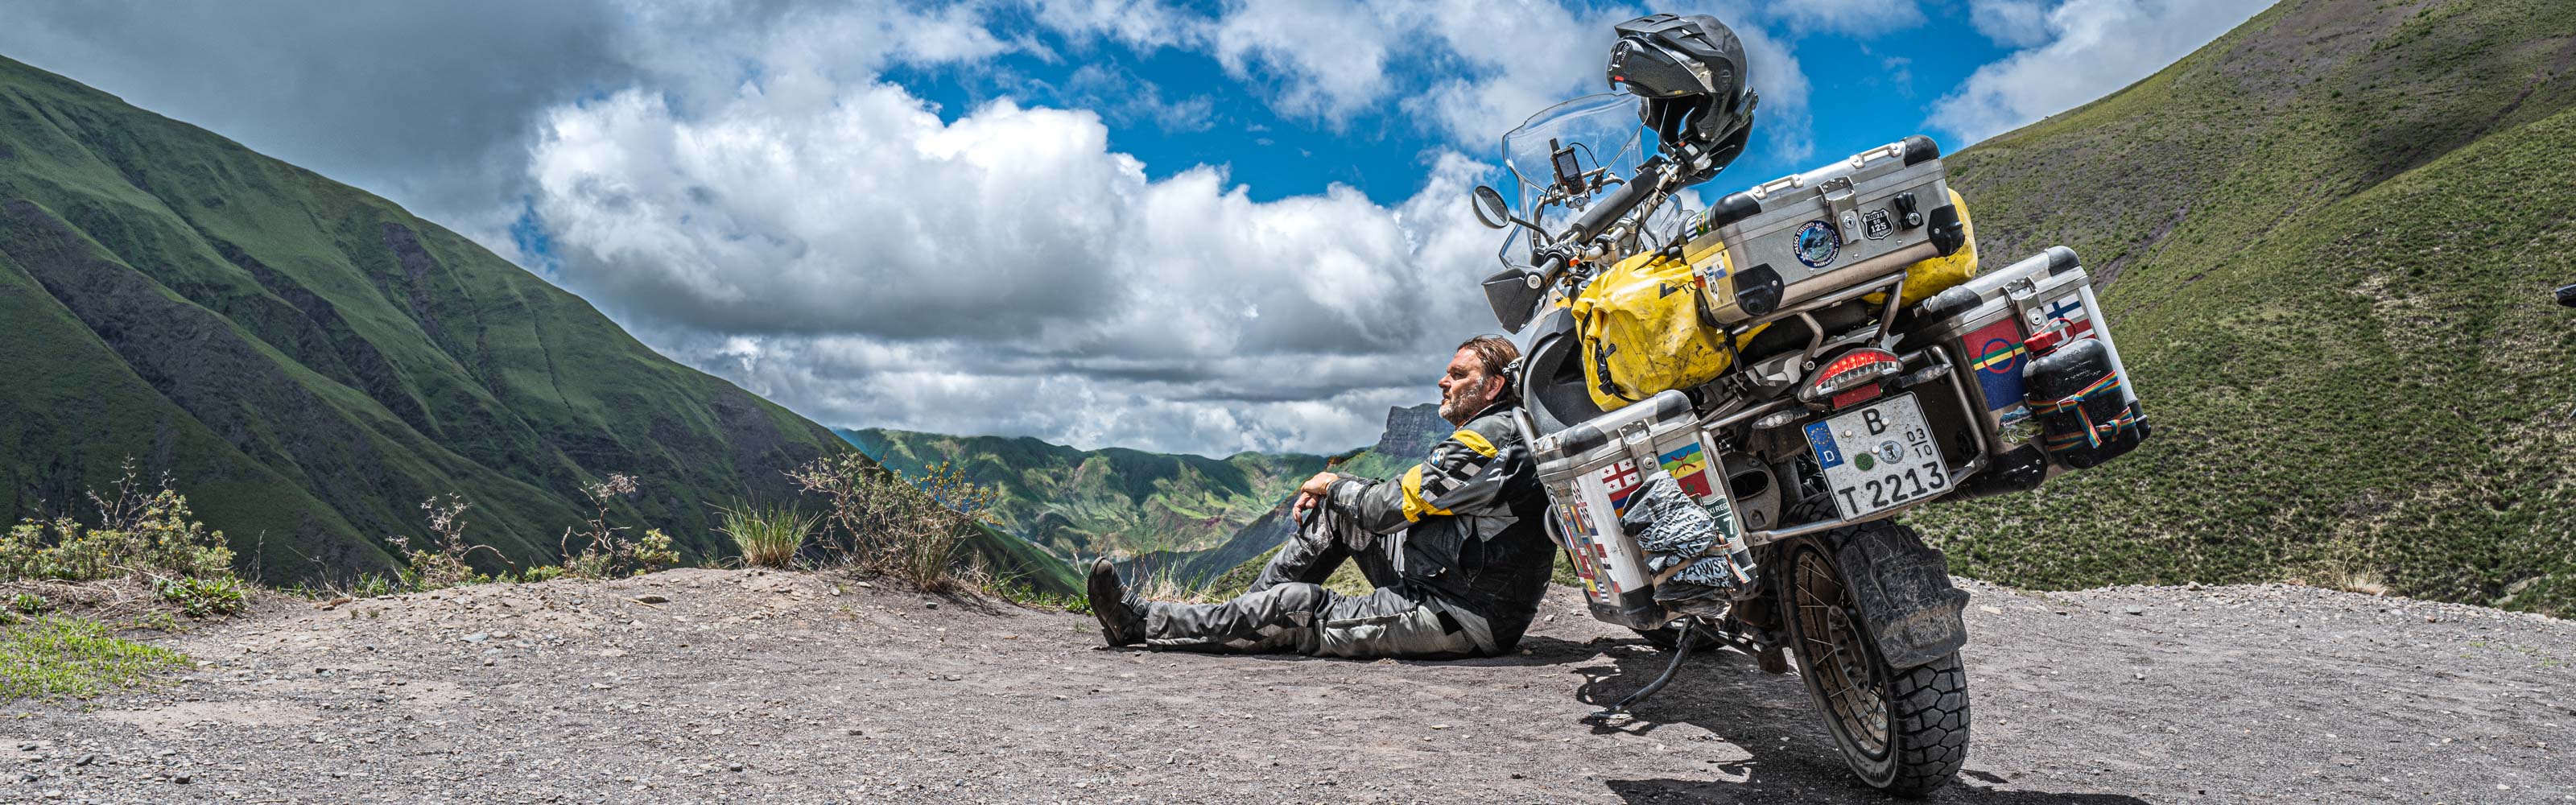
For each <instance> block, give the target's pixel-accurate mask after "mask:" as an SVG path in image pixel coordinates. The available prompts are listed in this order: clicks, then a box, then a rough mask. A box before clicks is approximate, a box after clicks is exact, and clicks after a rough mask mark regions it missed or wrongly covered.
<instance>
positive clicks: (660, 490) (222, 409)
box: [0, 58, 1071, 590]
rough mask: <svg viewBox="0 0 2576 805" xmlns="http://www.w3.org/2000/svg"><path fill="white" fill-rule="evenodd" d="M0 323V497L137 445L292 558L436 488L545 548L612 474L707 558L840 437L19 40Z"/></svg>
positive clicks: (103, 477) (472, 517) (11, 73)
mask: <svg viewBox="0 0 2576 805" xmlns="http://www.w3.org/2000/svg"><path fill="white" fill-rule="evenodd" d="M0 332H6V333H8V334H9V335H8V348H7V349H0V378H6V381H5V382H0V515H5V516H6V517H8V518H10V519H13V520H14V519H15V518H17V517H21V516H38V515H43V514H48V513H69V511H70V510H72V509H73V508H75V507H72V506H70V505H68V504H71V503H73V502H74V501H77V500H79V495H80V493H81V492H82V491H83V490H85V489H88V488H93V487H103V486H105V485H107V484H108V483H109V482H111V481H112V480H114V478H115V477H116V472H117V468H118V466H119V464H120V462H122V461H123V460H125V459H127V458H128V457H131V458H133V459H134V460H135V461H136V462H137V464H138V465H139V468H140V470H141V471H142V472H143V473H145V474H146V475H150V476H158V475H161V474H163V473H167V474H168V475H169V476H170V477H171V479H172V480H173V481H174V482H175V483H176V485H177V486H178V488H179V490H180V491H181V492H182V493H184V494H186V495H187V496H188V498H189V501H190V502H191V503H192V504H194V506H195V508H196V510H197V514H198V515H199V517H200V518H201V519H203V520H204V521H205V522H206V524H207V526H208V527H210V528H215V529H220V530H222V531H224V532H225V534H226V536H227V537H228V538H229V539H230V541H231V544H232V547H233V549H234V550H235V551H237V552H238V553H240V554H241V557H242V558H241V563H242V565H243V566H244V569H246V570H255V571H257V572H258V573H259V574H260V575H262V576H264V577H267V578H269V579H272V580H278V581H287V580H296V579H311V578H317V577H319V578H347V577H350V576H353V575H356V574H358V573H361V572H368V571H381V570H386V569H389V568H390V567H391V566H392V564H393V558H392V556H391V552H390V546H389V541H388V540H389V535H405V534H407V535H412V536H415V537H417V536H421V535H423V533H424V529H423V527H422V525H421V522H422V513H421V510H420V506H421V501H423V500H425V499H427V498H429V497H431V496H434V495H445V494H449V493H456V494H461V495H462V496H463V497H464V498H465V499H466V500H468V501H470V502H471V503H472V504H473V509H472V510H471V511H469V512H468V513H467V514H466V515H465V520H466V522H467V524H468V526H467V531H466V534H467V536H468V538H469V539H471V540H473V541H475V542H477V543H481V544H485V545H489V546H491V547H492V548H493V549H495V550H496V551H498V552H499V555H500V557H501V560H502V561H504V562H513V563H520V564H527V563H550V562H552V561H554V560H555V559H556V558H557V557H556V556H555V554H556V553H557V549H558V546H559V543H560V537H561V535H562V533H563V531H564V529H565V528H566V527H568V526H572V525H574V524H576V523H578V522H580V521H581V519H583V518H584V517H585V516H587V515H588V514H589V511H588V508H587V502H586V501H583V500H581V498H580V493H579V489H580V486H581V484H583V483H585V482H589V481H596V480H599V479H601V478H603V477H605V476H606V475H608V474H610V473H626V474H630V475H633V476H635V477H636V478H638V479H639V481H640V486H641V491H639V492H638V493H636V494H634V495H632V496H629V497H627V498H625V499H621V500H619V501H617V502H616V503H615V504H614V505H615V508H616V511H615V512H613V513H612V517H613V518H615V520H616V522H617V524H619V525H632V526H639V527H640V526H650V527H659V528H664V529H666V530H668V532H669V533H670V535H671V536H672V537H673V538H674V540H675V541H676V542H677V544H678V547H679V548H680V549H681V550H682V551H683V552H684V553H685V554H686V555H687V556H689V557H690V558H693V559H710V558H715V557H718V556H722V555H725V554H728V553H730V552H731V548H730V547H729V546H728V545H727V544H726V543H725V541H724V538H723V537H722V536H721V535H718V534H716V533H715V531H714V529H713V528H711V527H710V519H711V516H712V511H713V508H714V507H715V506H719V505H731V504H733V503H735V502H737V501H740V500H743V499H760V500H777V499H783V498H787V497H789V496H791V495H792V494H793V491H792V490H791V489H790V487H789V486H788V483H787V480H786V478H785V477H784V476H783V475H782V472H783V471H784V470H786V469H788V468H789V467H792V466H795V465H796V464H798V463H801V462H804V461H807V460H810V459H813V458H815V457H818V456H823V455H830V454H838V453H841V452H843V451H846V450H848V449H849V448H848V447H847V446H846V445H844V444H843V443H842V442H841V440H840V439H839V438H838V437H837V436H835V435H834V434H832V433H831V432H830V431H829V430H828V429H825V428H823V427H822V426H820V425H817V424H815V423H813V422H810V421H807V420H805V419H804V418H802V417H799V416H797V415H795V414H794V413H791V412H789V411H787V410H786V409H784V408H781V407H779V406H777V405H775V404H772V403H770V402H768V401H766V400H763V399H761V398H759V397H758V396H755V395H753V394H751V393H749V392H746V391H744V390H742V389H741V388H738V387H736V386H734V385H733V384H732V383H729V382H726V381H724V380H722V379H720V378H716V377H714V376H711V375H708V374H706V373H703V372H699V371H697V370H694V369H691V368H688V367H686V366H682V365H680V364H678V363H676V362H673V361H671V360H669V359H666V358H664V357H662V356H661V355H659V354H657V353H655V352H653V351H652V350H651V349H649V348H647V347H645V346H644V345H643V344H642V343H639V342H637V341H636V340H635V339H634V338H632V337H630V336H629V335H627V333H626V332H625V331H624V330H622V329H620V328H619V327H618V326H617V325H616V324H615V323H613V322H611V321H609V320H608V318H607V317H605V316H603V315H601V314H600V313H599V311H598V310H596V309H594V308H593V307H592V306H591V305H590V304H589V303H587V302H585V301H583V300H582V299H580V298H579V297H576V296H574V295H572V294H571V293H568V292H566V291H564V290H562V289H560V288H557V287H555V286H554V285H552V284H550V283H548V282H547V281H545V280H544V279H541V278H539V277H537V276H536V275H534V274H530V273H528V272H527V271H525V270H523V269H520V268H519V267H517V266H515V265H511V264H510V263H509V262H507V261H505V260H502V259H501V258H499V257H497V256H495V255H493V254H492V253H491V252H489V251H487V250H485V249H483V248H482V247H480V246H478V245H476V244H474V243H473V242H471V241H469V240H467V239H465V238H463V237H461V236H458V235H457V234H455V233H453V232H450V231H448V230H446V229H444V228H442V227H439V226H438V225H436V224H433V223H430V222H428V221H424V220H421V219H419V218H417V217H414V216H412V215H411V214H410V213H408V212H405V211H404V210H403V209H402V208H400V207H399V206H396V205H394V204H393V203H391V202H388V201H386V200H384V199H382V198H378V197H376V196H374V195H371V194H368V193H366V192H364V191H361V190H358V189H356V188H352V187H349V186H346V185H342V184H339V183H336V182H333V181H331V180H329V179H326V178H324V177H322V176H319V175H316V174H314V173H312V172H311V171H307V170H304V169H301V168H297V167H295V166H293V165H289V164H286V163H283V162H280V161H277V160H275V159H270V158H268V157H265V156H262V155H259V154H257V153H253V152H251V151H250V150H249V149H246V148H243V147H241V146H240V145H238V144H235V143H233V142H232V141H230V140H226V139H224V138H223V137H220V136H217V135H215V134H212V133H210V132H207V131H205V130H202V129H199V128H196V127H194V126H190V125H187V124H184V123H179V122H176V121H172V120H169V119H167V118H164V117H161V116H159V115H156V114H152V113H150V112H147V111H144V110H140V109H136V108H133V107H131V106H128V105H126V104H125V103H123V102H121V101H119V100H117V99H116V98H114V97H112V96H109V95H107V94H105V93H101V92H98V91H96V90H93V89H90V88H88V87H85V86H82V85H80V84H79V83H77V82H74V81H72V80H70V79H67V78H63V77H61V76H56V75H53V74H50V73H47V72H44V71H42V70H38V69H35V68H33V67H29V66H27V65H24V64H20V63H18V62H15V61H11V60H8V59H6V58H0ZM639 530H640V528H639ZM575 547H576V548H577V547H579V546H578V545H576V546H575ZM976 547H977V548H978V550H979V551H982V552H983V553H985V555H986V557H987V559H988V561H990V562H991V563H992V564H994V565H995V566H996V567H998V568H1002V569H1006V570H1010V571H1012V572H1017V573H1021V574H1025V575H1028V576H1031V577H1032V579H1033V580H1043V581H1044V582H1045V583H1044V585H1043V586H1048V587H1051V588H1054V589H1058V590H1068V589H1070V583H1071V582H1070V580H1071V573H1070V570H1069V569H1067V568H1062V567H1049V566H1048V565H1046V564H1045V563H1043V562H1038V561H1037V560H1038V559H1040V558H1042V557H1039V556H1038V555H1037V554H1036V553H1035V552H1029V551H1017V552H1015V551H1016V548H1015V546H1014V544H1013V543H1011V542H1009V541H996V540H995V539H993V535H986V536H985V537H982V538H979V539H978V540H977V541H976ZM473 556H474V561H476V562H478V563H487V562H492V559H491V558H490V557H487V556H486V555H484V554H483V553H482V552H476V553H475V554H474V555H473ZM487 569H498V567H497V565H496V566H495V567H492V568H487Z"/></svg>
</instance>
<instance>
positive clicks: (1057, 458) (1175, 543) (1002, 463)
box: [842, 428, 1324, 557]
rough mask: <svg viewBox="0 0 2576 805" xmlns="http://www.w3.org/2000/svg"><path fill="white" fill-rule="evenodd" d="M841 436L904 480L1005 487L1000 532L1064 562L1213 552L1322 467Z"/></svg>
mask: <svg viewBox="0 0 2576 805" xmlns="http://www.w3.org/2000/svg"><path fill="white" fill-rule="evenodd" d="M842 436H844V437H845V438H847V439H848V440H849V441H850V443H851V444H854V445H857V446H858V447H859V449H860V451H861V452H864V453H867V454H868V455H869V456H871V457H873V458H875V459H877V461H878V463H881V464H883V465H885V466H886V467H888V468H891V469H894V470H896V471H898V472H902V473H905V474H907V475H918V474H920V473H921V471H922V469H923V468H924V467H927V466H928V465H930V464H932V463H936V462H942V461H945V462H949V463H951V464H953V465H955V466H957V467H958V468H959V469H961V470H963V471H964V472H965V473H966V475H967V477H969V478H973V479H975V480H976V481H977V482H979V483H983V484H987V485H990V486H993V487H995V488H997V489H999V490H1000V491H1001V499H1000V500H999V501H998V502H996V503H995V504H994V507H993V511H994V517H995V519H996V520H997V521H998V522H999V524H1000V525H1001V527H1002V528H1003V529H1004V530H1007V531H1010V532H1011V533H1014V534H1018V535H1021V536H1022V537H1024V538H1026V539H1027V540H1028V541H1030V542H1033V543H1036V544H1038V545H1040V546H1044V547H1045V548H1046V549H1047V550H1048V551H1050V552H1053V553H1055V554H1057V555H1061V556H1066V557H1090V556H1100V555H1112V556H1127V555H1133V554H1138V553H1146V552H1151V551H1191V550H1200V549H1204V548H1208V547H1211V546H1213V545H1215V544H1216V543H1217V542H1219V541H1222V540H1223V539H1224V538H1225V535H1227V534H1229V533H1232V532H1233V531H1234V530H1235V529H1237V528H1241V527H1242V526H1243V525H1244V524H1245V523H1248V522H1251V521H1252V520H1253V518H1255V517H1259V516H1260V514H1261V512H1262V511H1263V510H1265V509H1267V508H1268V506H1269V504H1270V502H1272V501H1276V500H1278V499H1279V497H1280V496H1281V495H1285V494H1287V493H1288V492H1289V491H1292V490H1294V489H1296V488H1297V484H1298V483H1299V482H1301V481H1304V480H1305V479H1306V477H1307V476H1310V475H1313V474H1315V473H1316V472H1317V471H1319V470H1321V469H1323V467H1324V457H1323V456H1308V455H1285V454H1267V453H1239V454H1236V455H1233V456H1230V457H1227V458H1224V459H1213V458H1207V457H1204V456H1189V455H1170V454H1163V453H1147V452H1143V451H1139V450H1128V449H1125V448H1114V447H1113V448H1109V449H1105V450H1076V449H1073V448H1071V447H1065V446H1063V445H1057V444H1049V443H1046V442H1043V441H1039V440H1037V439H1032V438H1027V437H1020V438H1004V437H998V436H943V435H939V434H934V433H914V432H910V431H893V430H878V429H873V428H872V429H868V430H857V431H843V432H842Z"/></svg>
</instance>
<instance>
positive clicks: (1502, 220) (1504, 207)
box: [1476, 184, 1512, 229]
mask: <svg viewBox="0 0 2576 805" xmlns="http://www.w3.org/2000/svg"><path fill="white" fill-rule="evenodd" d="M1476 222H1477V223H1481V224H1484V225H1485V228H1487V229H1502V228H1505V227H1509V226H1511V225H1512V208H1511V205H1509V204H1506V203H1504V202H1503V194H1502V193H1501V192H1500V191H1497V190H1495V189H1494V188H1492V187H1490V186H1487V185H1481V184H1480V185H1477V186H1476Z"/></svg>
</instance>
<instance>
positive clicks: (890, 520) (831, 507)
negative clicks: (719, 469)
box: [787, 453, 995, 592]
mask: <svg viewBox="0 0 2576 805" xmlns="http://www.w3.org/2000/svg"><path fill="white" fill-rule="evenodd" d="M787 477H788V478H789V479H790V480H792V481H794V482H795V483H796V485H797V487H798V488H799V489H801V490H803V491H804V492H805V493H806V494H809V495H813V496H815V497H819V498H821V499H822V500H823V503H824V504H825V514H824V515H823V517H824V521H825V522H827V523H829V524H830V525H831V527H832V528H831V538H830V539H826V540H825V541H824V545H825V547H826V548H827V549H828V550H830V551H832V552H833V553H835V554H837V555H838V557H839V558H840V559H841V560H842V561H844V562H846V563H848V564H850V565H853V566H856V567H857V568H859V569H860V570H862V571H864V572H870V573H880V574H886V575H892V576H895V577H897V578H901V579H904V580H906V581H909V582H912V584H913V586H915V587H918V588H920V589H921V590H922V591H924V592H943V591H946V590H949V589H952V588H954V587H957V586H959V585H960V584H961V583H964V582H969V581H971V579H969V578H967V577H966V576H965V575H963V570H962V569H961V568H960V567H959V565H958V559H959V556H958V548H959V547H960V546H962V545H964V544H965V541H966V539H967V537H969V536H971V535H972V534H973V533H974V531H975V529H976V528H977V527H978V526H979V525H981V524H982V522H983V519H984V516H985V513H986V512H987V511H989V510H990V509H991V508H992V506H993V501H994V499H995V493H994V491H993V490H992V489H991V488H990V487H985V486H982V485H979V484H976V483H974V482H973V481H970V480H967V478H966V473H965V471H964V470H962V469H958V468H956V467H953V466H950V465H949V464H947V463H945V462H943V463H939V464H933V465H931V466H930V467H929V468H928V469H927V470H925V471H924V472H923V474H922V476H921V477H919V478H916V479H912V480H905V479H904V478H903V477H901V476H898V475H896V474H894V473H892V472H889V471H887V470H885V469H883V468H880V467H877V466H875V465H874V464H872V463H870V462H869V461H868V459H867V458H866V457H865V456H862V455H859V454H857V453H846V454H843V455H840V456H833V457H825V458H818V459H815V460H814V461H812V462H811V463H808V464H806V465H804V466H802V467H798V468H796V469H794V470H791V471H789V472H788V473H787Z"/></svg>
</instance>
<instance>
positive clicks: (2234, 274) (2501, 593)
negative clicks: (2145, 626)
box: [1914, 0, 2576, 615]
mask: <svg viewBox="0 0 2576 805" xmlns="http://www.w3.org/2000/svg"><path fill="white" fill-rule="evenodd" d="M2571 72H2576V5H2571V4H2568V3H2564V2H2555V0H2475V1H2474V2H2472V1H2471V0H2433V1H2431V2H2411V3H2409V2H2344V1H2342V0H2283V2H2281V3H2280V4H2279V5H2277V6H2275V7H2273V8H2272V9H2270V10H2268V11H2265V12H2264V13H2262V14H2260V15H2258V16H2256V17H2255V18H2254V19H2253V20H2251V21H2249V22H2247V23H2246V24H2245V25H2244V26H2242V27H2240V28H2239V29H2238V30H2236V31H2234V32H2231V33H2230V34H2228V35H2227V36H2225V37H2222V38H2220V39H2219V40H2217V41H2215V42H2213V43H2211V44H2210V45H2209V46H2207V47H2205V48H2203V49H2201V50H2200V51H2199V52H2197V53H2194V54H2192V55H2191V56H2189V57H2187V58H2184V59H2183V60H2181V61H2180V62H2177V63H2175V64H2174V65H2172V66H2171V67H2168V68H2167V69H2165V70H2164V71H2162V72H2159V73H2157V74H2156V75H2154V76H2153V77H2150V78H2148V79H2146V80H2144V81H2141V82H2139V83H2138V84H2136V85H2134V86H2131V87H2129V88H2127V89H2125V90H2123V91H2121V92H2119V93H2116V94H2113V95H2111V96H2109V97H2107V98H2104V99H2102V100H2100V101H2097V102H2095V103H2093V104H2090V105H2087V106H2085V107H2082V108H2079V109H2076V110H2074V111H2071V112H2067V113H2065V114H2061V115H2057V116H2055V117H2053V118H2051V119H2049V120H2046V121H2043V122H2040V123H2038V124H2035V125H2032V126H2030V127H2028V128H2025V129H2022V130H2020V131H2015V132H2012V133H2009V134H2006V135H2003V136H2000V137H1997V138H1995V139H1993V140H1990V141H1988V142H1985V143H1981V144H1978V145H1977V146H1975V147H1973V148H1970V149H1967V150H1966V151H1964V152H1962V153H1960V154H1958V155H1956V156H1955V158H1954V159H1953V160H1952V161H1951V165H1952V169H1953V171H1954V175H1955V177H1956V178H1955V182H1956V186H1957V187H1959V188H1960V189H1961V191H1962V192H1963V193H1965V194H1966V195H1967V197H1968V199H1969V202H1970V203H1971V204H1972V205H1974V207H1975V209H1976V215H1977V219H1976V221H1977V230H1978V237H1979V240H1980V246H1981V248H1982V249H1983V250H1984V253H1985V254H1988V255H1993V256H1995V257H1997V258H2004V257H2007V256H2020V255H2024V254H2028V253H2032V252H2034V251H2036V250H2037V249H2039V248H2042V247H2045V246H2047V245H2049V244H2052V243H2065V244H2068V245H2071V246H2074V247H2075V248H2076V250H2077V251H2078V252H2079V253H2081V254H2082V255H2083V256H2084V257H2085V258H2086V263H2087V265H2088V266H2090V267H2091V268H2092V269H2093V271H2094V276H2095V277H2096V281H2097V282H2108V283H2109V287H2108V289H2107V291H2105V292H2104V293H2103V295H2102V299H2103V302H2104V304H2105V305H2106V306H2108V307H2109V309H2110V312H2111V316H2112V320H2113V323H2114V324H2115V325H2116V332H2117V334H2118V336H2119V339H2120V346H2121V352H2122V356H2123V357H2124V358H2125V359H2126V362H2127V363H2128V365H2129V367H2130V370H2131V372H2132V374H2133V375H2135V380H2136V382H2137V385H2138V387H2139V389H2140V391H2141V393H2142V394H2143V395H2144V396H2145V398H2146V400H2147V404H2148V406H2149V410H2150V415H2151V418H2152V419H2153V421H2154V422H2155V425H2156V427H2157V435H2156V437H2155V439H2154V440H2152V441H2150V442H2149V443H2148V444H2147V446H2146V447H2144V448H2142V449H2141V450H2140V451H2139V452H2138V453H2136V454H2134V455H2133V456H2131V457H2129V458H2127V459H2124V460H2122V461H2120V462H2116V463H2114V464H2112V465H2110V466H2108V467H2106V468H2102V469H2097V470H2093V471H2091V472H2087V473H2083V474H2080V475H2077V476H2073V477H2071V478H2069V479H2067V480H2065V481H2061V482H2058V483H2053V484H2051V485H2050V486H2049V487H2047V488H2044V489H2041V490H2039V491H2037V492H2035V493H2032V494H2028V495H2019V496H2012V497H2007V498H2001V499H1995V500H1987V501H1977V502H1973V503H1966V504H1955V505H1949V506H1943V507H1936V508H1934V509H1931V510H1928V511H1924V512H1922V513H1920V514H1919V515H1917V516H1915V517H1914V521H1915V522H1916V523H1917V524H1918V525H1921V526H1923V527H1924V528H1925V529H1926V530H1927V532H1929V533H1931V534H1934V535H1936V536H1937V537H1940V538H1942V539H1943V540H1944V541H1945V542H1946V543H1947V546H1948V548H1949V549H1950V551H1951V555H1952V557H1953V559H1954V561H1956V562H1957V564H1956V565H1954V569H1955V570H1957V571H1958V572H1961V573H1965V574H1969V575H1975V576H1980V577H1985V578H1992V579H1997V580H2002V581H2009V582H2015V583H2021V584H2030V585H2040V586H2081V585H2092V584H2103V583H2127V582H2152V581H2167V582H2179V581H2182V580H2185V579H2190V580H2197V581H2204V582H2227V581H2251V580H2264V579H2278V578H2283V577H2285V576H2289V577H2304V578H2307V579H2310V580H2312V581H2323V580H2326V579H2329V578H2358V579H2368V578H2371V577H2377V578H2378V579H2380V580H2383V581H2384V582H2385V583H2386V584H2387V586H2388V587H2390V588H2392V589H2394V590H2395V591H2397V592H2400V593H2404V594H2408V595H2415V596H2421V597H2431V598H2440V599H2447V600H2461V601H2472V602H2477V603H2495V604H2499V605H2503V606H2510V607H2517V608H2525V609H2533V610H2538V611H2543V612H2552V613H2558V614H2562V615H2564V614H2567V613H2570V612H2576V431H2571V427H2570V426H2571V424H2576V423H2571V422H2570V421H2569V420H2568V416H2569V408H2570V406H2571V403H2576V392H2572V391H2571V390H2576V317H2571V316H2569V315H2568V314H2567V312H2566V311H2564V310H2563V309H2560V308H2557V307H2555V306H2553V305H2552V304H2551V303H2550V302H2549V300H2548V299H2547V293H2548V290H2549V289H2550V288H2551V287H2552V286H2553V285H2556V284H2561V283H2565V282H2569V281H2576V260H2571V258H2570V256H2569V255H2570V253H2571V251H2576V213H2571V212H2570V210H2576V76H2571Z"/></svg>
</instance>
